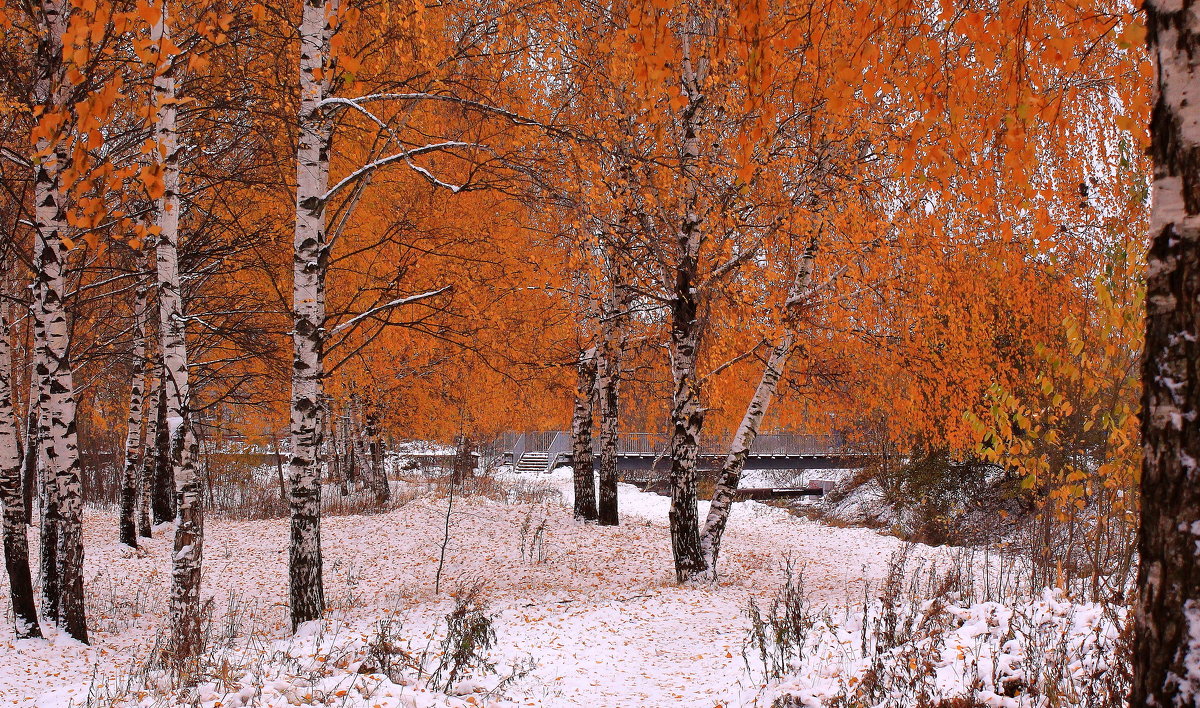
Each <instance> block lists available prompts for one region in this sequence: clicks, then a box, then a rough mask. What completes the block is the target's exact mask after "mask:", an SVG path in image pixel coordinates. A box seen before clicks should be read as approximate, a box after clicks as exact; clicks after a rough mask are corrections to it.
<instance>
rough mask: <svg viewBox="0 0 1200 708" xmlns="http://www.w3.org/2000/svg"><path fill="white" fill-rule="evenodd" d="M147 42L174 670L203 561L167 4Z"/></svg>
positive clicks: (191, 644) (194, 626) (197, 620)
mask: <svg viewBox="0 0 1200 708" xmlns="http://www.w3.org/2000/svg"><path fill="white" fill-rule="evenodd" d="M150 39H151V41H152V42H153V43H154V44H155V45H156V46H157V47H158V62H157V64H156V66H155V71H154V106H155V109H156V117H155V123H154V140H155V144H156V147H157V150H158V167H159V169H160V170H161V176H162V184H161V192H160V193H159V194H158V196H157V203H156V217H157V226H158V234H157V236H156V238H155V256H156V261H157V263H156V268H157V272H158V315H159V330H160V332H159V334H160V339H161V345H160V346H161V351H162V378H163V397H164V399H165V401H166V404H165V407H166V411H165V412H166V416H165V418H166V426H167V433H168V435H169V436H170V459H171V468H172V471H173V473H174V478H175V490H174V491H175V495H174V496H175V539H174V543H173V548H174V554H173V556H172V568H171V610H170V613H171V637H170V652H171V654H172V657H173V659H174V660H175V661H176V662H184V661H187V660H189V659H191V658H192V657H193V656H195V655H196V654H197V653H198V652H199V651H200V649H201V644H202V632H201V626H200V625H201V619H202V618H201V615H200V571H201V564H202V561H203V557H204V509H203V501H204V495H203V489H202V487H201V478H200V475H199V473H198V471H197V469H196V461H195V446H196V444H195V432H194V431H193V429H192V423H191V412H190V410H189V406H190V404H191V390H190V388H189V382H188V363H189V362H188V345H187V331H186V327H185V318H184V311H183V291H182V289H181V287H180V281H179V237H180V229H179V217H180V213H179V212H180V199H179V176H180V161H179V160H180V154H179V153H180V150H179V136H178V130H177V127H176V117H177V105H178V100H179V99H178V96H177V95H176V73H177V65H176V62H175V56H176V54H177V53H178V50H177V48H176V47H175V46H174V43H173V42H171V28H170V4H169V3H168V2H166V0H164V1H163V3H162V8H161V14H160V15H159V16H158V19H157V20H156V22H155V24H154V26H153V27H152V29H151V32H150ZM151 191H152V193H153V192H155V191H158V190H157V189H152V190H151Z"/></svg>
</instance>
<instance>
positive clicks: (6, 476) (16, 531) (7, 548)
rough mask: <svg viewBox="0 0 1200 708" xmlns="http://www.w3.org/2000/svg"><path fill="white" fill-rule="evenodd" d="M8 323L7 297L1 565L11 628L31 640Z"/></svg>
mask: <svg viewBox="0 0 1200 708" xmlns="http://www.w3.org/2000/svg"><path fill="white" fill-rule="evenodd" d="M11 326H12V321H11V320H10V319H9V305H8V300H0V504H2V505H3V507H4V567H5V569H6V570H7V571H8V594H9V598H10V600H11V601H12V613H13V629H14V630H15V631H16V635H17V639H32V638H35V637H40V636H42V632H41V628H40V627H39V626H38V618H37V608H36V605H35V601H34V596H33V579H32V575H31V573H30V570H29V540H28V538H27V537H26V535H25V526H26V523H27V519H26V516H25V501H24V498H23V496H24V495H23V494H22V485H21V468H22V463H23V460H22V459H21V454H20V447H21V446H20V445H19V443H18V437H17V414H16V410H15V409H14V407H13V390H12V364H13V362H12V350H11V342H10V337H11Z"/></svg>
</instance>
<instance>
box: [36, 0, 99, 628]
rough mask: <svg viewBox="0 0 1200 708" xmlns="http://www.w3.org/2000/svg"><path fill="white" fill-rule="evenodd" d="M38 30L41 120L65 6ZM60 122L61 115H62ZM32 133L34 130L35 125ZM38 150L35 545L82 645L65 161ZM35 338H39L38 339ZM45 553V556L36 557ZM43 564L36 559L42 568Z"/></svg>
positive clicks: (54, 2) (49, 105) (53, 102)
mask: <svg viewBox="0 0 1200 708" xmlns="http://www.w3.org/2000/svg"><path fill="white" fill-rule="evenodd" d="M41 9H42V23H41V26H39V28H38V32H39V35H40V37H39V42H38V47H39V49H40V56H39V57H38V61H37V63H36V70H37V76H36V79H35V83H34V91H33V93H34V95H33V104H34V105H35V106H39V107H41V108H43V110H44V113H43V115H44V116H47V117H49V118H53V117H56V116H62V115H63V112H64V111H66V110H67V105H66V104H67V98H66V95H67V92H66V88H65V79H64V77H63V64H62V51H63V34H64V33H65V31H66V28H67V25H68V13H69V11H70V10H69V6H68V5H67V4H66V3H64V2H62V1H61V0H46V1H45V2H43V3H42V6H41ZM64 117H65V116H64ZM39 130H40V128H39ZM38 151H39V152H40V153H42V154H43V155H44V157H42V158H39V159H38V160H37V161H36V162H35V165H34V183H33V195H34V223H35V227H36V228H35V233H36V236H35V244H34V258H33V261H34V266H35V273H34V285H33V317H34V320H35V327H34V333H35V348H36V349H37V350H38V355H37V367H38V370H37V374H38V379H39V380H40V382H41V385H40V391H39V400H40V407H41V410H42V411H43V413H42V415H40V416H39V418H38V421H39V432H38V436H39V442H40V444H41V455H42V461H43V463H44V464H45V466H46V472H45V474H46V482H47V484H46V487H47V492H48V494H47V496H48V499H47V502H48V506H47V509H48V511H49V512H50V513H49V514H46V516H47V517H48V523H49V524H50V525H51V526H53V527H54V528H52V529H50V534H48V535H43V538H42V543H43V545H46V544H47V542H48V541H52V542H53V544H54V550H53V554H54V558H53V561H52V564H53V566H54V571H53V575H54V576H55V577H53V578H50V579H49V580H50V582H49V585H50V588H51V595H54V594H57V598H56V599H55V600H53V601H52V603H51V604H53V605H55V606H54V607H53V610H54V611H53V612H52V613H47V615H48V616H49V617H51V618H52V619H53V620H54V621H55V622H56V623H57V624H58V625H59V626H60V627H62V629H63V630H65V631H66V632H67V634H69V635H71V636H72V637H74V638H75V639H77V640H79V641H81V642H87V640H88V633H87V617H86V610H85V607H84V599H83V534H82V525H81V521H82V516H83V487H82V483H81V479H80V472H79V448H78V441H77V436H76V431H75V385H74V380H73V375H72V367H71V359H70V354H71V348H70V337H71V333H70V327H69V325H68V322H67V314H66V309H65V307H64V304H63V299H64V297H65V282H64V278H63V268H64V264H65V261H66V258H67V248H66V244H65V242H64V241H63V237H64V235H65V232H66V230H67V223H66V214H65V204H64V202H63V187H62V171H63V170H64V168H66V167H67V166H68V164H69V162H70V156H69V155H68V152H67V145H66V142H65V139H64V137H63V136H62V135H50V134H47V135H43V136H41V137H39V139H38ZM38 335H40V336H38ZM43 555H45V554H43ZM46 562H47V559H46V558H45V557H43V564H46Z"/></svg>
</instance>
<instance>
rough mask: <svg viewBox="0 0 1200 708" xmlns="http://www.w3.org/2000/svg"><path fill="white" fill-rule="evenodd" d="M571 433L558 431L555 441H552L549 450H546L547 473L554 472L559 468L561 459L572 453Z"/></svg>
mask: <svg viewBox="0 0 1200 708" xmlns="http://www.w3.org/2000/svg"><path fill="white" fill-rule="evenodd" d="M571 443H572V440H571V433H569V432H567V431H563V430H560V431H556V432H555V434H554V440H553V441H551V443H550V447H549V449H547V450H546V453H547V454H546V471H547V472H550V471H553V470H554V468H555V467H557V466H558V460H559V458H561V457H563V456H564V455H566V454H567V453H569V452H570V451H571Z"/></svg>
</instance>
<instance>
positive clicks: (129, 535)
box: [120, 284, 150, 548]
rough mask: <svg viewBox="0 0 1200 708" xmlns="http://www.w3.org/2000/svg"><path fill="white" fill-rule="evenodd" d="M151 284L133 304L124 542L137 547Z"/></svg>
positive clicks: (141, 286) (122, 524)
mask: <svg viewBox="0 0 1200 708" xmlns="http://www.w3.org/2000/svg"><path fill="white" fill-rule="evenodd" d="M149 293H150V290H149V287H148V286H147V285H146V284H139V286H138V289H137V294H136V296H135V299H134V303H133V340H134V344H133V376H132V377H131V385H130V387H129V420H128V422H127V424H126V430H125V471H124V474H122V475H121V521H120V542H121V543H123V544H125V545H127V546H131V547H134V548H136V547H137V501H138V486H139V485H138V482H139V480H140V478H141V473H142V426H143V421H144V418H145V416H144V415H143V413H144V411H143V410H142V409H143V407H144V406H145V402H146V392H145V386H146V338H145V336H144V333H143V329H144V328H145V319H146V303H147V300H148V298H149Z"/></svg>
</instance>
